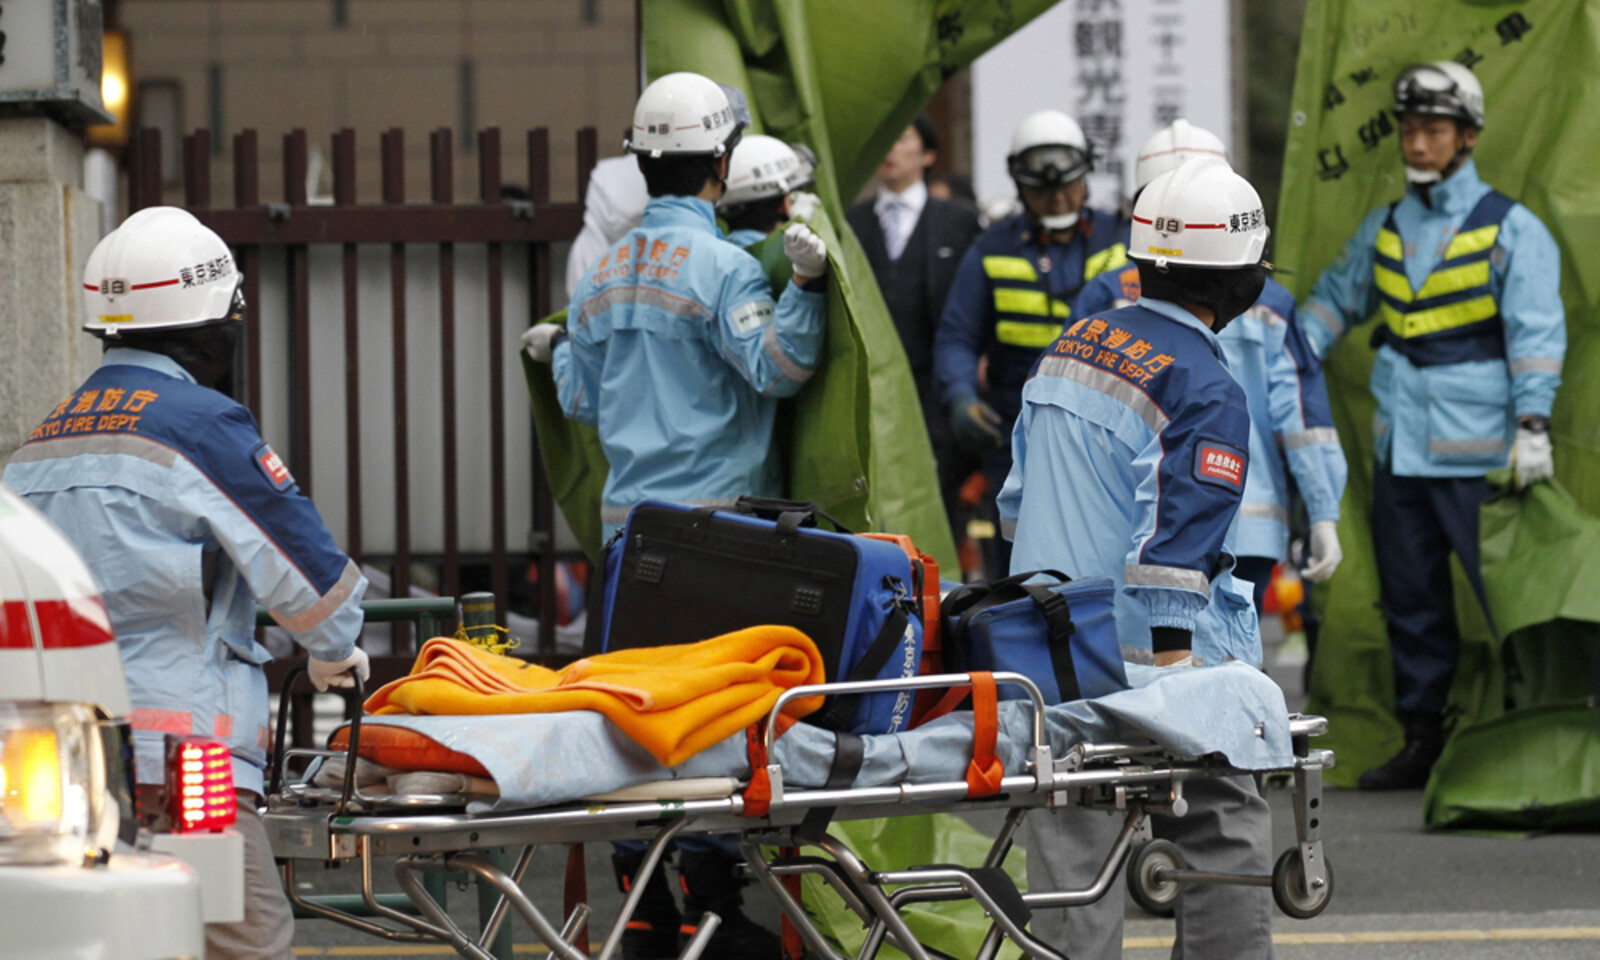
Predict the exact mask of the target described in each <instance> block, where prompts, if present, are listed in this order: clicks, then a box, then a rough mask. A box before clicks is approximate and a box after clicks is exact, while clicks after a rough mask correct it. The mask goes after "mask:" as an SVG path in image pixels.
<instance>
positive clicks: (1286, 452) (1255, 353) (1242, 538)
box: [1075, 264, 1349, 561]
mask: <svg viewBox="0 0 1600 960" xmlns="http://www.w3.org/2000/svg"><path fill="white" fill-rule="evenodd" d="M1139 293H1140V283H1139V269H1138V267H1137V266H1136V265H1131V264H1130V265H1129V266H1127V267H1124V268H1123V269H1121V270H1118V271H1116V272H1114V273H1107V274H1102V275H1101V276H1099V277H1096V278H1095V279H1094V280H1092V281H1090V282H1089V284H1088V285H1087V286H1085V287H1084V288H1083V292H1082V293H1080V294H1079V295H1078V302H1077V305H1076V307H1075V309H1076V310H1077V311H1078V312H1079V313H1080V314H1084V315H1088V314H1091V313H1098V312H1100V311H1103V310H1109V309H1114V308H1116V307H1122V306H1127V305H1128V304H1130V303H1132V302H1133V301H1135V300H1137V299H1138V298H1139ZM1217 342H1218V343H1219V344H1221V345H1222V352H1223V356H1224V358H1225V359H1226V361H1227V366H1228V371H1229V373H1231V374H1232V375H1233V378H1234V379H1235V380H1237V381H1238V382H1239V386H1241V387H1243V388H1244V393H1245V398H1246V400H1247V402H1248V403H1249V406H1250V475H1249V477H1248V478H1246V480H1245V487H1244V500H1243V502H1242V503H1241V504H1240V506H1239V516H1238V519H1237V520H1235V521H1234V525H1233V531H1232V534H1231V537H1230V540H1231V542H1232V543H1233V551H1234V553H1236V554H1238V555H1239V556H1241V557H1270V558H1271V559H1274V560H1278V561H1283V560H1286V559H1288V556H1289V506H1290V504H1289V481H1288V476H1287V474H1286V473H1285V469H1284V467H1285V461H1287V466H1288V473H1290V474H1293V475H1294V479H1295V484H1296V486H1297V487H1298V488H1299V491H1300V496H1301V498H1302V499H1304V501H1305V504H1306V511H1307V513H1308V514H1309V515H1310V519H1311V522H1312V523H1317V522H1319V521H1323V520H1333V521H1337V520H1338V519H1339V500H1340V498H1341V497H1343V496H1344V485H1345V480H1346V478H1347V476H1348V474H1349V469H1348V466H1347V465H1346V463H1345V458H1344V450H1343V448H1341V447H1340V446H1339V435H1338V432H1337V431H1336V430H1335V429H1334V426H1333V411H1332V409H1331V408H1330V406H1329V404H1328V387H1327V382H1326V380H1325V378H1324V376H1323V373H1322V363H1321V361H1319V360H1318V359H1317V358H1316V356H1315V355H1313V354H1312V352H1311V349H1310V347H1309V345H1307V344H1306V342H1305V337H1304V335H1303V334H1302V333H1301V332H1300V329H1299V326H1298V324H1297V323H1296V322H1295V309H1294V296H1293V295H1292V294H1291V293H1289V291H1288V290H1286V289H1284V287H1283V285H1282V284H1280V283H1278V282H1277V281H1276V280H1270V279H1269V280H1268V281H1267V285H1266V287H1265V288H1264V289H1263V290H1262V291H1261V297H1260V298H1259V299H1258V300H1257V301H1256V303H1255V305H1254V306H1252V307H1251V308H1250V309H1249V310H1247V311H1246V312H1245V313H1244V314H1243V315H1241V316H1239V317H1237V318H1235V319H1234V321H1233V322H1232V323H1230V324H1228V325H1227V326H1226V327H1224V328H1222V332H1221V333H1219V334H1217Z"/></svg>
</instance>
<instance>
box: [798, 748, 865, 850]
mask: <svg viewBox="0 0 1600 960" xmlns="http://www.w3.org/2000/svg"><path fill="white" fill-rule="evenodd" d="M865 756H866V743H865V742H864V741H863V740H862V739H861V738H860V737H858V736H856V735H855V734H853V733H845V732H844V731H842V730H841V731H838V732H837V733H835V734H834V749H833V763H832V764H831V765H830V766H829V767H828V780H827V782H826V783H824V784H823V789H825V790H843V789H845V788H846V787H848V786H850V785H851V784H853V783H855V782H856V774H858V773H860V772H861V761H862V760H863V759H864V758H865ZM837 809H838V808H837V807H812V808H811V809H810V810H808V811H807V812H806V817H805V819H804V820H802V821H800V826H798V827H796V828H795V831H794V836H795V839H796V840H798V841H800V842H801V843H803V844H812V845H813V846H814V845H815V844H816V843H817V842H818V841H820V840H821V839H822V838H823V837H824V836H826V835H827V833H828V824H830V823H832V822H833V813H834V811H835V810H837Z"/></svg>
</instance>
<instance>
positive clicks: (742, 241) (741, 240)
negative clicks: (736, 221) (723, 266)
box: [728, 228, 770, 250]
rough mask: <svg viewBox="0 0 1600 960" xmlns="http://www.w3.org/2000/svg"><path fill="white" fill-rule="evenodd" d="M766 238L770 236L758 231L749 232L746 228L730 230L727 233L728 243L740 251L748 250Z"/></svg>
mask: <svg viewBox="0 0 1600 960" xmlns="http://www.w3.org/2000/svg"><path fill="white" fill-rule="evenodd" d="M768 236H770V234H765V233H762V232H761V231H760V230H750V229H748V228H746V229H740V230H730V231H728V242H729V243H731V244H733V245H734V246H736V247H738V248H739V249H740V250H748V249H750V248H751V247H753V246H755V245H756V244H758V243H760V242H761V241H763V240H765V239H767V237H768Z"/></svg>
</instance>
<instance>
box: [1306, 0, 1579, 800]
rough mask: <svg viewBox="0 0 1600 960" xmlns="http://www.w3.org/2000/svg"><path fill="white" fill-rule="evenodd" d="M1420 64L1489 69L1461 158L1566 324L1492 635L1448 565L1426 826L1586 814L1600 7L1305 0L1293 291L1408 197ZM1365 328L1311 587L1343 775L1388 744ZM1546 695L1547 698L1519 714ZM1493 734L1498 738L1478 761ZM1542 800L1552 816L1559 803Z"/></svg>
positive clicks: (1344, 354)
mask: <svg viewBox="0 0 1600 960" xmlns="http://www.w3.org/2000/svg"><path fill="white" fill-rule="evenodd" d="M1427 60H1456V61H1458V62H1461V63H1466V64H1468V65H1470V66H1471V67H1472V69H1473V71H1474V72H1475V73H1476V74H1477V76H1478V78H1479V79H1480V80H1481V81H1482V82H1483V86H1484V90H1485V99H1486V100H1487V109H1488V121H1487V123H1486V124H1485V127H1484V131H1483V134H1482V137H1481V139H1480V140H1479V142H1478V146H1477V149H1476V151H1475V154H1474V155H1475V157H1476V158H1477V161H1478V168H1479V171H1480V173H1481V174H1482V175H1483V177H1484V178H1485V179H1486V180H1488V181H1489V182H1490V183H1492V184H1493V185H1494V186H1496V187H1497V188H1499V189H1500V190H1502V191H1504V192H1506V193H1508V194H1510V195H1511V196H1512V197H1514V198H1516V199H1518V200H1520V201H1522V202H1523V203H1524V204H1526V205H1527V206H1528V207H1529V208H1530V209H1531V210H1532V211H1533V212H1534V213H1535V214H1537V215H1538V216H1539V218H1540V219H1541V220H1543V221H1544V223H1545V224H1546V225H1547V226H1548V227H1549V228H1550V230H1551V232H1552V233H1553V234H1554V235H1555V238H1556V241H1557V243H1558V244H1559V245H1560V248H1561V257H1562V275H1561V293H1562V298H1563V300H1564V301H1565V303H1566V307H1567V330H1568V340H1569V345H1568V349H1567V357H1566V373H1565V380H1564V382H1563V384H1562V387H1561V391H1560V393H1559V395H1558V397H1557V401H1556V407H1555V412H1554V417H1553V423H1552V428H1551V433H1552V436H1553V438H1554V443H1555V460H1556V480H1557V484H1545V485H1540V486H1538V487H1535V488H1534V489H1533V490H1531V491H1528V492H1526V493H1523V494H1516V493H1513V492H1502V493H1501V494H1499V495H1497V496H1496V497H1495V498H1494V499H1492V500H1491V502H1490V503H1488V504H1486V505H1485V507H1484V508H1483V513H1482V523H1483V530H1482V539H1483V578H1484V582H1485V586H1486V590H1487V593H1488V602H1489V607H1490V609H1491V610H1492V611H1493V617H1494V622H1495V624H1496V625H1497V627H1498V628H1499V630H1500V634H1501V636H1502V637H1504V638H1506V639H1505V641H1504V643H1501V642H1499V641H1497V640H1496V639H1495V636H1494V634H1493V632H1492V631H1491V630H1490V628H1489V625H1488V620H1487V618H1486V617H1485V616H1484V614H1483V612H1482V610H1481V608H1480V607H1479V606H1478V604H1477V602H1476V600H1475V599H1474V598H1473V595H1472V591H1471V590H1470V588H1469V587H1468V586H1467V583H1466V581H1465V579H1464V577H1463V576H1462V575H1461V573H1460V571H1459V569H1458V570H1457V574H1456V590H1455V593H1456V608H1457V611H1458V615H1459V617H1460V619H1461V624H1462V633H1463V644H1462V655H1461V664H1460V669H1459V670H1458V672H1457V676H1456V682H1455V686H1454V689H1453V690H1452V692H1451V708H1452V712H1453V713H1454V714H1455V715H1456V729H1457V735H1456V739H1455V740H1454V741H1452V743H1451V746H1450V747H1449V749H1448V750H1447V751H1446V753H1445V756H1444V758H1443V759H1442V760H1441V761H1440V763H1439V765H1438V767H1437V768H1436V769H1435V771H1434V777H1433V782H1432V783H1431V784H1430V786H1429V791H1428V803H1427V813H1428V821H1429V823H1430V824H1433V825H1436V826H1473V825H1480V826H1491V827H1497V828H1513V829H1515V828H1519V827H1522V828H1531V829H1537V828H1543V827H1546V826H1551V825H1558V824H1559V825H1562V826H1573V825H1576V824H1578V823H1586V824H1587V825H1589V826H1591V827H1592V826H1600V816H1597V802H1596V798H1597V797H1600V775H1597V773H1596V761H1595V756H1596V753H1597V747H1596V744H1595V742H1594V738H1595V737H1596V735H1597V729H1600V726H1597V723H1596V719H1595V712H1594V709H1593V706H1592V704H1589V703H1586V702H1585V701H1584V700H1583V699H1582V698H1584V697H1586V696H1592V695H1593V693H1592V691H1593V689H1594V686H1593V677H1592V671H1593V670H1594V649H1595V637H1596V626H1595V624H1596V623H1600V559H1597V550H1600V532H1597V521H1596V520H1595V519H1594V516H1593V515H1594V514H1596V513H1600V379H1596V378H1594V377H1593V376H1587V375H1586V373H1587V371H1590V370H1594V369H1597V367H1596V361H1595V360H1594V359H1591V357H1592V356H1593V355H1594V354H1596V353H1597V352H1600V336H1596V335H1595V332H1596V326H1597V323H1600V177H1596V176H1595V175H1594V172H1593V158H1594V157H1595V156H1596V154H1597V151H1600V126H1596V124H1595V123H1594V121H1593V118H1594V117H1595V116H1596V115H1597V112H1600V7H1597V5H1596V4H1595V3H1593V2H1586V0H1525V2H1491V0H1410V2H1407V3H1405V4H1396V3H1393V2H1391V0H1311V2H1310V3H1309V4H1308V6H1307V10H1306V19H1305V29H1304V32H1303V34H1302V37H1301V44H1300V59H1299V64H1298V67H1297V72H1296V77H1295V92H1294V102H1293V111H1292V115H1291V117H1290V118H1288V120H1289V124H1290V126H1289V142H1288V148H1287V151H1286V153H1285V157H1284V166H1285V169H1284V179H1283V193H1282V197H1281V202H1280V205H1279V209H1280V211H1281V213H1280V215H1279V222H1278V224H1277V230H1276V233H1275V234H1274V246H1275V248H1276V249H1275V258H1276V260H1277V261H1278V264H1279V266H1280V268H1281V269H1282V272H1281V273H1280V275H1279V279H1281V280H1283V282H1284V283H1286V284H1287V285H1288V286H1289V287H1290V288H1291V289H1292V290H1293V291H1294V292H1295V294H1296V295H1297V296H1299V297H1300V298H1304V297H1305V296H1306V295H1307V294H1309V293H1310V291H1311V286H1312V284H1313V283H1314V282H1315V280H1316V278H1317V275H1318V273H1319V272H1320V271H1321V270H1322V269H1323V268H1324V267H1326V266H1327V265H1328V264H1329V263H1331V262H1332V261H1333V259H1334V258H1335V257H1336V256H1337V254H1338V253H1339V251H1340V250H1341V249H1342V247H1343V245H1344V243H1345V241H1346V240H1347V239H1348V238H1349V237H1350V236H1351V235H1352V234H1353V233H1354V232H1355V229H1356V226H1357V224H1358V223H1359V222H1360V220H1361V218H1362V217H1363V216H1364V215H1365V214H1366V213H1367V212H1368V211H1370V210H1372V209H1374V208H1376V207H1378V206H1381V205H1383V204H1387V203H1390V202H1393V201H1394V200H1396V199H1398V198H1399V197H1400V196H1401V193H1402V191H1403V189H1404V175H1403V169H1402V166H1401V162H1400V156H1399V144H1398V124H1397V123H1396V122H1395V120H1394V118H1393V117H1392V115H1390V114H1389V113H1388V110H1389V108H1390V107H1391V105H1392V102H1393V100H1392V98H1393V93H1392V87H1391V85H1392V83H1393V80H1394V78H1395V76H1396V75H1397V74H1398V73H1399V72H1400V70H1401V69H1402V68H1403V67H1405V66H1406V65H1408V64H1411V63H1415V62H1418V61H1427ZM1370 329H1371V328H1370V327H1363V328H1358V329H1357V330H1356V331H1354V332H1353V333H1352V334H1351V335H1350V336H1348V337H1346V338H1345V339H1344V341H1343V342H1341V343H1340V344H1339V346H1338V347H1337V348H1336V349H1335V350H1334V351H1333V352H1332V354H1331V356H1330V358H1329V364H1328V385H1329V392H1330V395H1331V399H1332V401H1333V407H1334V416H1335V420H1336V422H1337V424H1338V427H1339V433H1340V437H1341V439H1342V440H1343V443H1344V446H1345V453H1346V455H1347V456H1348V458H1349V460H1350V468H1351V469H1350V484H1349V487H1348V489H1347V490H1346V494H1345V498H1344V503H1343V519H1342V521H1341V522H1340V529H1339V535H1340V540H1341V541H1342V543H1343V545H1344V551H1345V560H1344V564H1343V565H1342V566H1341V567H1340V568H1339V572H1338V574H1337V575H1336V576H1335V577H1334V578H1333V580H1331V581H1330V582H1329V583H1328V584H1326V585H1323V586H1320V587H1319V588H1318V601H1319V606H1320V607H1321V609H1322V613H1323V616H1324V625H1323V630H1322V636H1321V640H1320V642H1319V648H1318V650H1317V662H1316V668H1315V671H1314V675H1313V681H1312V691H1311V695H1312V696H1311V705H1310V709H1311V710H1313V711H1315V712H1319V713H1322V714H1324V715H1326V716H1327V717H1328V718H1329V719H1330V720H1331V721H1332V730H1331V732H1330V733H1329V735H1328V736H1327V737H1326V738H1323V741H1326V743H1325V744H1323V743H1322V742H1321V741H1319V745H1327V746H1331V747H1332V748H1333V749H1335V750H1336V751H1338V755H1339V767H1338V768H1337V769H1336V770H1334V771H1332V772H1331V774H1330V777H1329V779H1330V781H1331V782H1333V783H1336V784H1341V785H1347V786H1348V785H1353V784H1354V782H1355V780H1356V778H1357V777H1359V776H1360V774H1361V773H1362V772H1364V771H1365V770H1367V769H1369V768H1371V767H1373V766H1376V765H1377V764H1379V763H1381V762H1383V761H1384V760H1385V759H1387V758H1388V757H1389V756H1390V755H1392V754H1393V752H1394V751H1396V750H1397V749H1398V748H1399V746H1400V743H1401V738H1400V728H1399V725H1398V723H1397V722H1396V720H1395V718H1394V716H1393V713H1392V704H1393V677H1392V672H1391V666H1390V660H1389V653H1388V643H1387V640H1386V637H1385V633H1384V628H1383V621H1382V618H1381V617H1380V616H1379V614H1378V610H1377V602H1378V584H1377V576H1376V568H1375V566H1374V557H1373V547H1372V540H1371V537H1370V535H1369V532H1368V523H1369V504H1370V502H1371V493H1372V432H1371V421H1372V412H1373V406H1374V404H1373V400H1372V397H1371V394H1370V393H1369V392H1368V390H1367V375H1368V372H1369V371H1370V369H1371V366H1372V350H1371V349H1370V348H1369V347H1368V345H1367V335H1366V334H1367V331H1369V330H1370ZM1501 487H1502V490H1503V487H1504V483H1503V478H1501ZM1572 698H1578V699H1577V700H1576V701H1575V702H1574V701H1573V699H1572ZM1563 703H1564V704H1566V705H1561V704H1563ZM1540 704H1544V705H1547V706H1540V707H1538V709H1530V708H1533V707H1535V706H1536V705H1540ZM1585 710H1587V714H1584V711H1585ZM1585 716H1586V717H1587V720H1588V724H1587V727H1585V725H1584V723H1583V722H1582V721H1583V719H1584V717H1585ZM1585 729H1587V734H1586V735H1585V734H1584V732H1583V731H1584V730H1585ZM1513 743H1515V744H1518V745H1520V748H1519V750H1518V756H1519V758H1520V759H1519V760H1518V761H1517V764H1516V766H1515V767H1514V768H1513V767H1511V766H1496V764H1495V760H1494V758H1495V757H1496V756H1498V757H1500V758H1502V759H1503V758H1505V757H1506V755H1507V754H1506V750H1507V749H1510V747H1509V746H1508V745H1509V744H1513ZM1491 745H1492V747H1493V751H1494V753H1493V754H1492V755H1490V756H1484V755H1483V753H1482V751H1484V750H1489V749H1491ZM1480 748H1481V749H1480ZM1558 756H1559V761H1558V759H1557V758H1558ZM1540 758H1542V760H1541V759H1540ZM1513 770H1514V773H1512V772H1511V771H1513ZM1551 804H1556V805H1557V806H1559V807H1560V809H1561V810H1562V811H1564V812H1562V813H1560V814H1559V815H1553V814H1551V813H1550V812H1549V809H1550V805H1551ZM1519 810H1522V811H1525V813H1521V814H1519V813H1518V812H1517V811H1519ZM1480 821H1481V822H1480Z"/></svg>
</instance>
